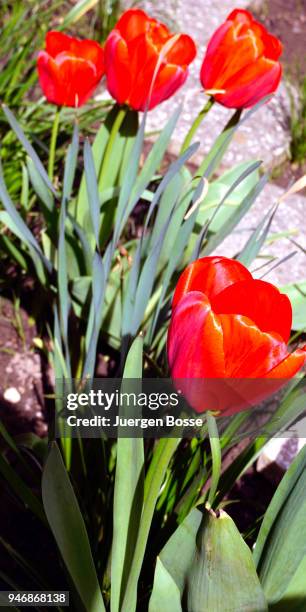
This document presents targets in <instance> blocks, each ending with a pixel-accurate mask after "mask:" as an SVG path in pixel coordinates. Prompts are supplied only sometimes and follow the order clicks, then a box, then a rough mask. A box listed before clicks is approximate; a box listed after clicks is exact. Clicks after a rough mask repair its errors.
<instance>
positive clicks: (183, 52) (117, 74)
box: [105, 9, 196, 111]
mask: <svg viewBox="0 0 306 612" xmlns="http://www.w3.org/2000/svg"><path fill="white" fill-rule="evenodd" d="M195 55H196V48H195V44H194V42H193V40H192V38H190V36H187V35H186V34H179V35H174V34H171V33H170V32H169V30H168V28H167V27H166V26H165V25H164V24H162V23H159V22H158V21H156V20H155V19H151V18H150V17H148V15H146V13H145V12H144V11H141V10H138V9H131V10H128V11H126V12H125V13H124V14H123V15H122V17H121V18H120V19H119V21H118V23H117V25H116V26H115V29H114V30H113V31H112V32H111V33H110V34H109V36H108V38H107V41H106V43H105V69H106V78H107V87H108V90H109V92H110V94H111V96H112V97H113V98H115V100H117V102H118V103H119V104H128V105H129V106H130V107H131V108H134V109H135V110H141V111H144V110H145V109H146V107H148V109H152V108H154V106H156V105H157V104H159V103H160V102H163V100H166V99H167V98H169V97H170V96H172V95H173V94H174V93H175V92H176V91H177V89H178V88H179V87H181V85H183V83H184V82H185V80H186V78H187V75H188V65H189V64H190V63H191V62H192V60H193V59H194V57H195Z"/></svg>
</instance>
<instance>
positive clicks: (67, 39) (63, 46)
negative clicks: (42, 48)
mask: <svg viewBox="0 0 306 612" xmlns="http://www.w3.org/2000/svg"><path fill="white" fill-rule="evenodd" d="M71 41H72V38H71V36H68V35H67V34H63V32H56V31H55V30H51V31H50V32H47V34H46V52H47V53H48V54H49V55H51V57H56V56H57V55H58V54H59V53H62V51H70V50H71Z"/></svg>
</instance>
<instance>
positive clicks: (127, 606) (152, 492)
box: [121, 438, 180, 612]
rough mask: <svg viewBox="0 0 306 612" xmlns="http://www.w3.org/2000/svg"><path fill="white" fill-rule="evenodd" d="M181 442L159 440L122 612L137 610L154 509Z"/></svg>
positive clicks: (175, 439) (171, 439) (148, 480)
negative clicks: (139, 579) (138, 591)
mask: <svg viewBox="0 0 306 612" xmlns="http://www.w3.org/2000/svg"><path fill="white" fill-rule="evenodd" d="M179 442H180V439H179V438H162V439H161V440H159V442H158V445H157V448H156V449H155V452H154V455H153V457H152V461H151V463H150V467H149V470H148V473H147V476H146V479H145V491H144V506H143V511H142V515H141V522H140V526H139V532H138V537H137V542H136V546H135V551H134V556H133V561H132V565H131V570H130V575H129V579H128V583H127V587H126V592H125V595H124V600H123V604H122V608H121V612H132V610H135V609H136V600H137V583H138V578H139V574H140V571H141V566H142V562H143V558H144V554H145V550H146V545H147V540H148V535H149V531H150V527H151V523H152V518H153V514H154V509H155V506H156V502H157V498H158V496H159V492H160V488H161V486H162V484H163V481H164V479H165V475H166V472H167V469H168V465H169V463H170V460H171V457H172V456H173V453H174V452H175V450H176V448H177V445H178V444H179Z"/></svg>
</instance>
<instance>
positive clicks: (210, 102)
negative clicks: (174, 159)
mask: <svg viewBox="0 0 306 612" xmlns="http://www.w3.org/2000/svg"><path fill="white" fill-rule="evenodd" d="M213 104H214V98H209V100H208V101H207V102H206V104H205V106H203V108H202V110H201V111H200V112H199V114H198V116H197V117H196V119H195V120H194V122H193V124H192V126H191V128H190V130H189V132H188V133H187V135H186V137H185V140H184V142H183V144H182V147H181V151H180V153H181V155H182V153H184V151H186V149H188V147H189V145H190V143H191V141H192V139H193V137H194V135H195V133H196V132H197V131H198V129H199V127H200V125H201V123H202V121H203V119H204V117H205V116H206V115H207V113H208V111H210V109H211V107H212V106H213Z"/></svg>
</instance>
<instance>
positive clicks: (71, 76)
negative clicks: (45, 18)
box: [37, 32, 104, 107]
mask: <svg viewBox="0 0 306 612" xmlns="http://www.w3.org/2000/svg"><path fill="white" fill-rule="evenodd" d="M103 55H104V54H103V49H102V47H101V46H100V45H99V44H98V43H97V42H95V41H94V40H79V39H78V38H73V37H72V36H67V35H66V34H62V33H61V32H48V33H47V35H46V49H45V50H44V51H40V52H39V54H38V58H37V69H38V76H39V82H40V85H41V88H42V90H43V92H44V95H45V96H46V98H47V100H48V101H49V102H51V103H53V104H57V105H58V106H62V105H63V106H72V107H78V106H82V105H83V104H85V102H87V100H88V99H89V98H90V96H91V95H92V94H93V92H94V90H95V89H96V87H97V85H98V84H99V82H100V80H101V78H102V76H103V74H104V58H103Z"/></svg>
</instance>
